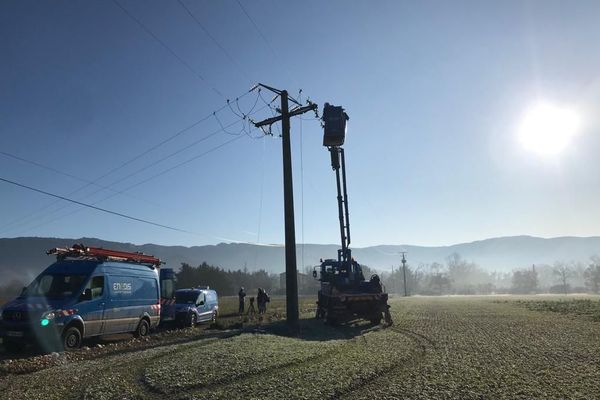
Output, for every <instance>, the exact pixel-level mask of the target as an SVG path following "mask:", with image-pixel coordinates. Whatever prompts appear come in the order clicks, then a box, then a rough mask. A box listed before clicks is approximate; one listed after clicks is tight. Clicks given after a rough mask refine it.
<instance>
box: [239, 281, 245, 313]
mask: <svg viewBox="0 0 600 400" xmlns="http://www.w3.org/2000/svg"><path fill="white" fill-rule="evenodd" d="M245 297H246V291H245V290H244V287H243V286H242V287H241V288H240V291H239V292H238V299H239V301H240V308H239V313H240V315H242V314H243V313H244V304H245V301H244V300H245Z"/></svg>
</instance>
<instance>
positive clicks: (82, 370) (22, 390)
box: [0, 338, 218, 400]
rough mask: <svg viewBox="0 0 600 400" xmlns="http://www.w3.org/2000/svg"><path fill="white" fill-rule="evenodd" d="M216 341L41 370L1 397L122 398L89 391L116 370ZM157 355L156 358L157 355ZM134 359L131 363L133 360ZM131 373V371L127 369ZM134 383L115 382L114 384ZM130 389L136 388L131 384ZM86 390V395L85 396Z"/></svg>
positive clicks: (1, 388) (14, 381) (2, 389)
mask: <svg viewBox="0 0 600 400" xmlns="http://www.w3.org/2000/svg"><path fill="white" fill-rule="evenodd" d="M217 340H218V339H216V338H213V339H207V340H203V341H201V343H186V344H176V345H171V347H168V346H161V347H159V348H152V349H146V351H145V352H136V353H126V354H120V355H118V354H117V355H115V354H112V355H110V356H106V357H100V358H97V359H94V360H84V361H78V362H71V363H69V364H65V365H60V366H55V367H51V368H48V369H43V370H40V371H37V372H34V373H32V374H29V375H27V376H24V375H15V376H12V377H11V378H10V379H7V380H6V381H5V382H2V383H7V385H0V393H4V394H5V395H6V396H7V398H10V399H28V400H29V399H44V400H48V399H53V398H56V399H65V398H119V399H121V398H125V397H126V396H124V395H123V393H121V392H120V393H118V394H115V395H114V396H111V395H110V392H111V390H110V389H111V388H110V387H109V388H108V389H109V390H108V391H105V390H102V391H96V392H95V393H93V392H91V390H92V388H93V387H95V386H97V385H98V384H99V383H101V382H104V381H106V380H111V381H114V379H107V378H111V377H112V376H113V375H114V373H115V369H123V368H126V367H127V366H128V365H133V364H136V363H139V362H140V361H142V362H153V361H154V360H158V359H160V358H162V357H167V356H172V355H176V354H177V353H178V352H180V351H185V349H186V347H188V346H190V347H191V346H205V345H209V344H211V343H213V342H216V341H217ZM156 353H158V354H156ZM132 358H133V359H132ZM130 370H133V369H130ZM57 382H60V384H57ZM130 382H134V380H132V381H128V382H116V384H122V383H125V384H126V383H130ZM132 386H135V384H133V385H132ZM86 390H88V392H89V393H88V394H87V395H86Z"/></svg>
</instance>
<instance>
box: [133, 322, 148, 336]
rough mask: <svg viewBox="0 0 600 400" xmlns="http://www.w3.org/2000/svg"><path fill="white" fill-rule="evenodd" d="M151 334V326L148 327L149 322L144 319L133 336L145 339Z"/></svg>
mask: <svg viewBox="0 0 600 400" xmlns="http://www.w3.org/2000/svg"><path fill="white" fill-rule="evenodd" d="M149 332H150V325H148V321H147V320H146V319H143V320H141V321H140V324H139V325H138V327H137V329H136V330H135V332H134V333H133V335H134V336H135V337H136V338H143V337H146V336H148V333H149Z"/></svg>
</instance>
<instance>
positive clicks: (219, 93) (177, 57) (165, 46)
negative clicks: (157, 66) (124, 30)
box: [113, 0, 225, 98]
mask: <svg viewBox="0 0 600 400" xmlns="http://www.w3.org/2000/svg"><path fill="white" fill-rule="evenodd" d="M113 3H115V4H116V5H117V6H118V7H119V8H120V9H121V10H123V12H124V13H125V14H127V15H128V16H129V18H131V19H132V20H133V21H135V22H136V23H137V24H138V25H139V26H140V27H141V28H142V29H143V30H144V31H145V32H146V33H147V34H148V35H150V36H152V38H154V40H156V41H157V42H158V43H159V44H160V45H161V46H162V47H164V48H165V49H166V50H167V51H168V52H169V53H171V55H172V56H173V57H175V58H176V59H177V60H178V61H179V62H180V63H181V64H182V65H183V66H185V67H186V68H187V69H188V70H189V71H190V72H191V73H192V74H194V75H195V76H196V77H197V78H199V79H200V80H201V81H202V82H204V84H206V85H208V86H209V87H210V88H211V90H212V91H213V92H215V93H216V94H218V95H219V96H221V97H222V98H225V96H224V95H223V93H221V92H220V91H219V90H218V89H216V88H215V87H214V86H212V85H210V84H209V83H208V82H207V81H206V79H205V78H204V77H203V76H202V75H200V74H199V73H198V71H196V70H195V69H194V68H192V66H191V65H190V64H188V63H187V62H186V61H185V60H184V59H183V58H181V57H180V56H179V55H178V54H177V53H175V51H173V49H171V48H170V47H169V46H168V45H167V44H166V43H165V42H164V41H162V40H161V39H160V38H159V37H158V36H157V35H155V34H154V32H152V31H151V30H150V28H148V27H147V26H146V25H144V23H143V22H142V21H141V20H139V19H138V18H136V17H135V16H134V15H133V14H131V13H130V12H129V11H127V9H126V8H125V7H123V6H122V5H121V3H119V1H118V0H113Z"/></svg>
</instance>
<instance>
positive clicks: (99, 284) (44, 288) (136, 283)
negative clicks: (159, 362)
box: [0, 246, 161, 350]
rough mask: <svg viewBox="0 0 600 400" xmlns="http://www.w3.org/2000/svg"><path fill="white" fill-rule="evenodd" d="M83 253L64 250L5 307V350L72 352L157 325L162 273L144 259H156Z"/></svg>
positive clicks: (0, 330) (1, 323)
mask: <svg viewBox="0 0 600 400" xmlns="http://www.w3.org/2000/svg"><path fill="white" fill-rule="evenodd" d="M82 249H83V250H80V248H78V247H75V246H74V248H71V249H59V250H63V252H62V253H56V254H57V258H58V261H57V262H56V263H54V264H52V265H50V266H49V267H48V268H46V270H45V271H44V272H42V273H41V274H40V275H39V276H38V277H37V278H36V279H35V280H34V281H33V282H32V283H31V284H30V285H29V286H27V287H26V288H24V289H23V292H22V293H21V295H20V296H19V297H18V298H16V299H15V300H13V301H12V302H10V303H8V304H6V305H5V306H4V307H3V310H2V313H1V314H0V315H1V318H0V337H2V340H3V344H4V346H5V347H6V348H8V349H19V348H21V347H22V346H23V345H24V344H26V343H38V344H40V345H42V346H43V348H44V349H46V350H54V349H56V348H57V347H58V348H63V349H65V350H71V349H76V348H78V347H80V346H81V343H82V340H83V339H84V338H89V337H93V336H100V335H108V334H116V333H124V332H132V333H134V334H135V335H136V336H138V337H143V336H146V335H147V334H148V333H149V331H150V329H152V328H155V327H156V326H157V325H158V323H159V321H160V312H161V305H160V294H161V293H160V282H159V268H158V266H157V265H155V264H153V262H148V258H142V259H140V258H139V257H141V256H144V257H151V256H145V255H141V254H140V253H124V252H114V253H115V254H117V253H118V254H119V255H120V256H119V257H112V256H110V255H108V256H107V255H106V254H107V253H108V254H112V253H110V252H111V251H109V250H104V249H98V250H99V252H97V253H96V252H94V251H93V250H94V248H83V247H82ZM55 250H56V249H55ZM75 250H78V251H75ZM100 250H101V251H100ZM53 254H54V253H53ZM98 254H100V255H98ZM123 254H132V255H137V256H138V257H137V258H136V257H132V258H130V259H128V258H123V257H121V255H123ZM68 258H72V259H68ZM155 260H157V261H158V264H160V260H158V259H155Z"/></svg>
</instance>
